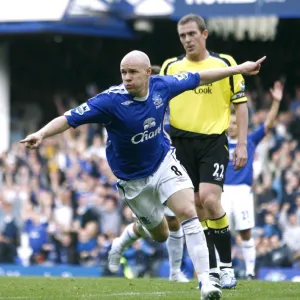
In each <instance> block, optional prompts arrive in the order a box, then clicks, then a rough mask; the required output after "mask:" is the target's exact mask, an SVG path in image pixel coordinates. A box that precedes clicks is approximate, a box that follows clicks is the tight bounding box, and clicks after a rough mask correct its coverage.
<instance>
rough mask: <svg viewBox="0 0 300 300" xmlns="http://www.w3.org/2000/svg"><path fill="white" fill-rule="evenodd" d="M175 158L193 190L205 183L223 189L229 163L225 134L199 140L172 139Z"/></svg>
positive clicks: (196, 190)
mask: <svg viewBox="0 0 300 300" xmlns="http://www.w3.org/2000/svg"><path fill="white" fill-rule="evenodd" d="M172 144H173V146H174V147H175V148H176V157H177V158H178V160H179V161H180V162H181V164H182V165H183V166H184V167H185V168H186V170H187V172H188V174H189V176H190V178H191V180H192V182H193V185H194V188H195V192H198V190H199V183H202V182H207V183H213V184H217V185H219V186H220V187H223V184H224V180H225V172H226V168H227V165H228V161H229V153H228V140H227V136H226V134H225V133H222V134H221V135H218V136H207V137H204V138H202V137H199V138H176V137H173V138H172Z"/></svg>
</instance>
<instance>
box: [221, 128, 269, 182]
mask: <svg viewBox="0 0 300 300" xmlns="http://www.w3.org/2000/svg"><path fill="white" fill-rule="evenodd" d="M265 134H266V132H265V125H264V124H262V125H260V126H259V127H258V128H257V129H256V130H255V131H253V132H252V133H250V134H249V135H248V137H247V151H248V161H247V164H246V165H245V166H244V167H243V168H242V169H240V170H237V171H235V170H234V166H233V165H232V157H233V152H234V150H235V148H236V145H237V141H233V140H230V139H228V149H229V163H228V166H227V170H226V176H225V183H224V184H227V185H239V184H247V185H249V186H251V185H252V182H253V160H254V154H255V149H256V147H257V145H258V143H259V142H260V141H261V140H262V139H263V137H264V136H265Z"/></svg>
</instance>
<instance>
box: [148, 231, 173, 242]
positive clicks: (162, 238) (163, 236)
mask: <svg viewBox="0 0 300 300" xmlns="http://www.w3.org/2000/svg"><path fill="white" fill-rule="evenodd" d="M168 237H169V231H163V232H160V233H156V234H155V233H154V234H153V233H152V238H153V240H154V241H156V242H158V243H164V242H166V241H167V239H168Z"/></svg>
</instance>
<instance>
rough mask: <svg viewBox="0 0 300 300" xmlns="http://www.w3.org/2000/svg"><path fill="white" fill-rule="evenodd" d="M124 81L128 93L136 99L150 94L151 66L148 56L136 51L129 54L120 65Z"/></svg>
mask: <svg viewBox="0 0 300 300" xmlns="http://www.w3.org/2000/svg"><path fill="white" fill-rule="evenodd" d="M120 71H121V75H122V80H123V84H124V86H125V88H126V89H127V91H128V92H129V93H130V94H131V95H133V96H135V97H144V96H146V95H147V94H148V86H149V78H150V76H151V64H150V59H149V57H148V55H147V54H146V53H144V52H142V51H138V50H134V51H131V52H129V53H127V54H126V55H125V56H124V57H123V59H122V61H121V65H120Z"/></svg>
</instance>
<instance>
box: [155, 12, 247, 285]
mask: <svg viewBox="0 0 300 300" xmlns="http://www.w3.org/2000/svg"><path fill="white" fill-rule="evenodd" d="M177 30H178V34H179V38H180V41H181V43H182V45H183V47H184V49H185V55H182V56H179V57H174V58H171V59H168V60H166V61H165V62H164V64H163V66H162V69H161V75H173V74H178V73H183V72H192V71H196V70H199V69H200V70H207V69H213V68H227V67H229V66H232V65H236V62H235V60H234V59H233V58H232V57H231V56H230V55H225V54H217V53H213V52H211V51H209V50H207V49H206V39H207V37H208V31H207V29H206V25H205V22H204V20H203V19H202V18H201V17H199V16H197V15H195V14H189V15H186V16H184V17H183V18H182V19H181V20H180V21H179V22H178V26H177ZM231 104H233V105H234V108H235V111H236V118H237V124H238V144H237V147H236V150H235V152H234V156H233V163H234V164H235V169H236V170H238V169H240V168H242V167H243V166H244V165H245V164H246V162H247V128H248V108H247V98H246V97H245V83H244V79H243V77H242V75H235V76H232V77H229V78H226V79H223V80H221V81H218V82H214V83H212V84H208V85H206V86H199V87H197V88H196V89H194V90H192V91H187V92H184V93H183V94H181V95H179V96H177V97H176V98H174V99H173V100H172V101H171V102H170V136H171V139H172V143H173V146H175V148H176V155H177V158H178V159H179V160H180V162H181V163H182V164H183V166H184V167H185V168H186V169H187V172H188V174H189V176H190V178H191V179H192V181H193V184H194V188H195V204H196V209H197V214H198V217H199V220H200V221H202V225H203V227H204V228H207V230H206V239H207V242H208V248H209V252H210V274H211V280H213V281H214V282H215V285H220V284H221V286H222V287H223V288H233V287H234V286H236V284H237V281H236V279H235V276H234V271H233V269H232V261H231V235H230V231H229V226H228V225H229V223H228V218H227V216H226V213H225V211H224V209H223V208H222V205H221V194H222V189H223V183H224V176H225V171H226V166H227V164H228V159H229V155H228V141H227V136H226V134H225V131H226V129H227V128H228V126H229V121H230V106H231ZM173 216H174V214H172V212H169V217H168V221H169V226H170V231H174V232H176V229H178V230H179V229H180V224H179V223H178V221H177V220H176V219H175V217H173ZM214 245H215V247H216V249H217V251H218V253H219V256H220V271H219V269H218V268H217V263H216V257H215V252H214ZM220 280H221V282H220Z"/></svg>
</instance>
